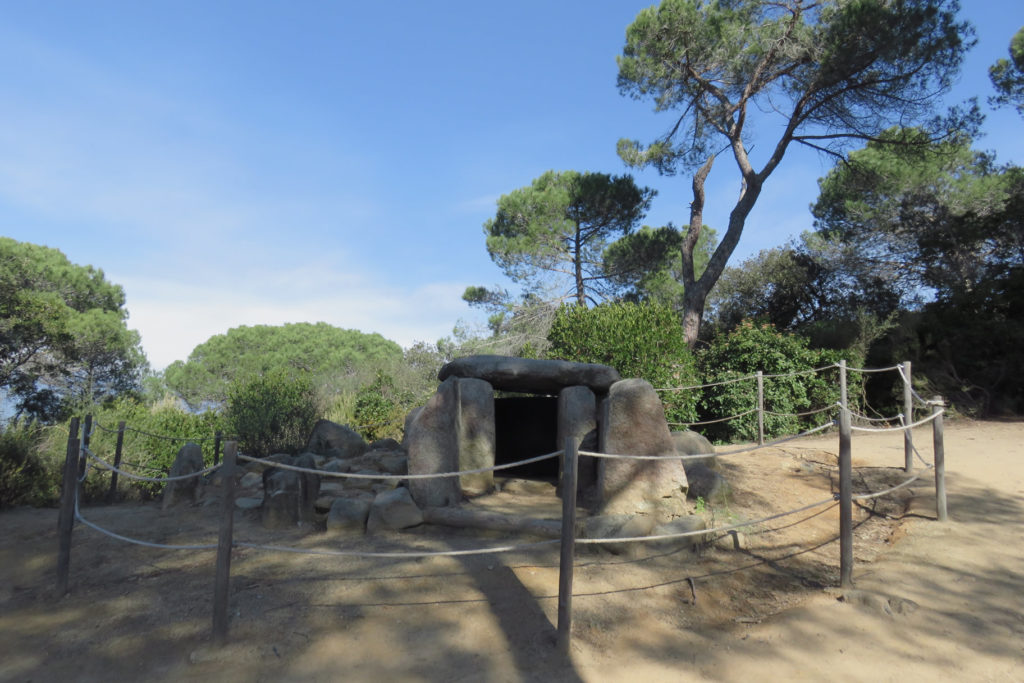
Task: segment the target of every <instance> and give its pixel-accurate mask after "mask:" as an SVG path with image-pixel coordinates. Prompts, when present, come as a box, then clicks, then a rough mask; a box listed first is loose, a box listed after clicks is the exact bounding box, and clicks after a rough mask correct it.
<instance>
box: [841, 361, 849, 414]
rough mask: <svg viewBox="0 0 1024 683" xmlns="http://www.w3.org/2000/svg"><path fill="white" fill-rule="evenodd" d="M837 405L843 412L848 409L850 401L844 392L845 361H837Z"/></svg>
mask: <svg viewBox="0 0 1024 683" xmlns="http://www.w3.org/2000/svg"><path fill="white" fill-rule="evenodd" d="M839 405H841V406H842V408H843V410H847V409H849V407H850V399H849V397H848V396H847V391H846V361H845V360H841V361H839Z"/></svg>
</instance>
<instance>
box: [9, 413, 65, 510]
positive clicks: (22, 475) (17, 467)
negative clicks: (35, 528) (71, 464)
mask: <svg viewBox="0 0 1024 683" xmlns="http://www.w3.org/2000/svg"><path fill="white" fill-rule="evenodd" d="M42 441H43V427H42V426H41V425H39V424H31V423H28V422H26V421H20V420H12V421H10V422H8V423H6V424H4V425H2V426H0V510H2V509H4V508H9V507H14V506H17V505H31V506H33V507H40V506H44V505H51V504H53V503H54V502H55V501H56V500H57V499H58V498H59V496H60V469H59V467H56V464H57V463H56V462H47V461H46V460H45V459H44V458H43V457H41V454H40V445H41V444H42Z"/></svg>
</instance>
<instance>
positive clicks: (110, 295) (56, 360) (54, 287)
mask: <svg viewBox="0 0 1024 683" xmlns="http://www.w3.org/2000/svg"><path fill="white" fill-rule="evenodd" d="M127 317H128V312H127V311H126V310H125V308H124V292H123V291H122V289H121V287H120V286H118V285H114V284H111V283H110V282H107V280H106V279H105V278H104V276H103V271H101V270H96V269H95V268H93V267H92V266H78V265H75V264H73V263H71V262H70V261H69V260H68V259H67V257H66V256H64V254H62V253H61V252H60V251H58V250H56V249H51V248H49V247H43V246H38V245H35V244H30V243H27V242H17V241H15V240H12V239H9V238H6V237H2V238H0V388H5V389H7V390H8V391H9V392H10V393H11V394H12V395H13V396H14V397H16V398H17V399H18V410H19V412H21V413H24V414H28V415H31V416H34V417H39V418H42V419H55V418H56V417H58V416H59V414H60V413H62V412H68V411H69V410H71V409H73V408H76V407H81V406H87V405H90V404H91V403H93V402H95V401H102V400H105V399H107V398H110V397H112V396H114V395H116V394H118V393H122V392H126V391H135V390H137V389H138V388H139V382H140V380H141V375H142V373H143V372H144V371H145V369H146V359H145V356H144V355H143V353H142V350H141V348H140V346H139V335H138V333H137V332H135V331H134V330H129V329H128V328H127V326H126V324H125V320H126V319H127Z"/></svg>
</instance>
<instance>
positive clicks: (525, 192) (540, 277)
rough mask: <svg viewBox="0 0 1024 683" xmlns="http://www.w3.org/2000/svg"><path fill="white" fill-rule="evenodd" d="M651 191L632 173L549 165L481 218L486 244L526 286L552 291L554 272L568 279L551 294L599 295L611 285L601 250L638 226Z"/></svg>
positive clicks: (582, 300)
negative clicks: (556, 168) (565, 285)
mask: <svg viewBox="0 0 1024 683" xmlns="http://www.w3.org/2000/svg"><path fill="white" fill-rule="evenodd" d="M653 196H654V190H651V189H650V188H641V187H638V186H637V185H636V183H635V182H633V178H632V176H628V175H622V176H611V175H608V174H605V173H579V172H577V171H563V172H561V173H556V172H554V171H548V172H547V173H545V174H543V175H542V176H540V177H539V178H536V179H535V180H534V181H533V183H532V184H531V185H530V186H529V187H523V188H520V189H518V190H515V191H513V192H511V193H509V194H507V195H503V196H502V197H501V198H500V199H499V200H498V211H497V214H496V215H495V217H494V218H491V219H490V220H488V221H487V222H486V223H485V224H484V233H485V234H486V235H487V252H488V253H489V254H490V255H491V259H492V260H493V261H494V262H495V263H496V264H497V265H498V266H499V267H500V268H501V269H502V271H503V272H504V273H505V274H506V275H507V276H508V277H509V278H511V279H512V280H514V281H516V282H520V283H523V284H524V285H525V286H526V288H527V292H528V293H531V294H534V295H540V296H541V298H549V297H547V296H544V293H546V292H548V291H549V290H550V289H551V284H552V283H551V280H552V278H553V279H554V281H555V282H556V283H557V282H563V283H564V282H566V281H567V282H569V283H571V284H570V285H569V286H568V288H566V289H565V290H559V291H557V292H556V294H555V297H554V298H556V299H561V298H563V297H565V296H569V295H571V296H573V297H575V298H576V301H577V303H580V304H586V303H587V302H588V301H589V302H592V303H593V302H596V301H597V300H598V299H599V298H601V297H603V296H604V295H605V293H606V287H605V285H604V280H605V278H606V275H605V274H604V271H603V268H602V264H601V253H602V251H603V250H604V248H605V246H606V245H607V243H608V240H609V238H611V237H613V236H615V235H619V234H624V233H629V232H630V231H631V230H632V229H633V227H634V226H635V225H636V224H637V223H638V222H639V221H640V220H641V219H642V218H643V216H644V214H645V213H646V212H647V209H648V208H649V207H650V203H651V198H652V197H653ZM554 286H555V287H556V288H559V287H560V286H561V285H559V284H555V285H554Z"/></svg>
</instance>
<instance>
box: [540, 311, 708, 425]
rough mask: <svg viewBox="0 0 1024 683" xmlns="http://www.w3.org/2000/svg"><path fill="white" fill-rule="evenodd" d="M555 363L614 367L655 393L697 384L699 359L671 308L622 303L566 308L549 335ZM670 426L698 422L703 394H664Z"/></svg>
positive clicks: (557, 316) (550, 351)
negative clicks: (561, 360) (689, 345)
mask: <svg viewBox="0 0 1024 683" xmlns="http://www.w3.org/2000/svg"><path fill="white" fill-rule="evenodd" d="M548 341H550V342H551V349H550V350H549V351H548V357H549V358H560V359H563V360H571V361H577V362H581V363H601V364H604V365H610V366H611V367H613V368H615V369H616V370H618V371H619V374H621V375H622V376H623V377H639V378H641V379H644V380H647V381H648V382H650V383H651V384H652V385H653V386H654V388H655V389H664V388H674V387H679V386H686V385H694V384H697V383H698V382H697V371H696V366H695V363H694V359H693V355H692V354H691V353H690V350H689V348H688V347H687V345H686V340H685V339H684V338H683V330H682V326H681V325H680V323H679V317H678V316H677V315H676V314H675V313H674V312H673V311H672V309H670V308H669V307H667V306H663V305H658V304H652V303H640V304H636V303H631V302H616V303H609V304H601V305H600V306H595V307H594V308H585V307H582V306H574V305H570V306H563V307H562V308H561V309H559V311H558V313H557V314H556V315H555V320H554V322H553V323H552V325H551V331H550V332H549V333H548ZM660 395H661V399H662V403H663V404H664V405H665V417H666V418H667V419H668V420H669V422H689V421H692V420H694V419H695V418H696V414H697V413H696V403H697V398H698V396H697V394H696V393H695V392H692V391H665V392H661V394H660Z"/></svg>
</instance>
